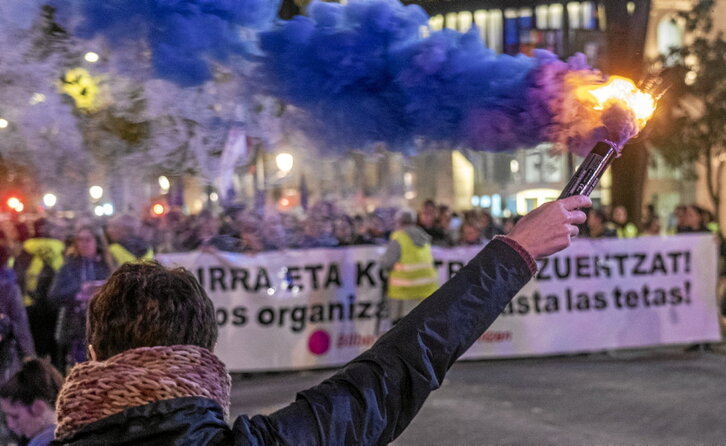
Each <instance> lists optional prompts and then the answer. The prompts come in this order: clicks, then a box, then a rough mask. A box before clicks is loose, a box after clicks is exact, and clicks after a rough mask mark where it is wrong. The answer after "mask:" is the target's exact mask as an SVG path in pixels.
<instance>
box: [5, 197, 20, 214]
mask: <svg viewBox="0 0 726 446" xmlns="http://www.w3.org/2000/svg"><path fill="white" fill-rule="evenodd" d="M7 203H8V207H9V208H10V209H13V210H15V211H18V212H20V211H22V210H23V207H24V206H23V202H22V201H20V199H19V198H18V197H10V198H8V201H7ZM18 208H20V210H18Z"/></svg>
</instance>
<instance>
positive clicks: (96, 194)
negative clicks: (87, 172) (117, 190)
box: [88, 186, 103, 200]
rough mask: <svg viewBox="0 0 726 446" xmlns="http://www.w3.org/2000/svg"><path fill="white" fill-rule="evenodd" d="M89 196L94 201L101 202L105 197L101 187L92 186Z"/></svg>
mask: <svg viewBox="0 0 726 446" xmlns="http://www.w3.org/2000/svg"><path fill="white" fill-rule="evenodd" d="M88 194H89V195H90V196H91V198H93V199H94V200H99V199H100V198H101V197H103V188H102V187H101V186H91V187H90V188H89V189H88Z"/></svg>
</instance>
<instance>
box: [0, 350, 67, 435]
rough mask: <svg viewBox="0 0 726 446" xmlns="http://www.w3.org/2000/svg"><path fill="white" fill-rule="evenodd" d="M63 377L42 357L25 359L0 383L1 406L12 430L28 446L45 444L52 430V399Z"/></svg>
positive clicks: (54, 417) (54, 399)
mask: <svg viewBox="0 0 726 446" xmlns="http://www.w3.org/2000/svg"><path fill="white" fill-rule="evenodd" d="M62 385H63V377H62V376H61V374H60V373H59V372H58V370H56V369H55V368H54V367H53V366H52V365H50V364H49V363H48V362H46V361H44V360H41V359H32V360H29V361H27V362H25V363H24V364H23V366H22V369H21V370H20V371H19V372H17V373H16V374H15V375H14V376H13V377H12V378H10V380H9V381H8V382H7V383H5V384H3V385H2V387H0V408H1V409H2V411H3V414H4V416H5V421H6V423H7V425H8V427H9V428H10V430H12V431H13V432H14V433H15V434H17V435H19V436H21V437H24V438H26V439H27V440H29V442H28V443H27V445H28V446H47V445H49V444H50V442H51V441H52V440H53V436H54V435H53V433H54V431H55V423H56V416H55V403H56V400H57V398H58V392H59V391H60V389H61V386H62Z"/></svg>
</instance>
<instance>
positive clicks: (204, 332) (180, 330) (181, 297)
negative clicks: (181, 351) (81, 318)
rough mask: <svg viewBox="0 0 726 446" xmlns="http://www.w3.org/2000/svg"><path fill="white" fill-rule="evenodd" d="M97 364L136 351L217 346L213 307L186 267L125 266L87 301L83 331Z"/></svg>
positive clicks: (140, 264)
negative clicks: (188, 346)
mask: <svg viewBox="0 0 726 446" xmlns="http://www.w3.org/2000/svg"><path fill="white" fill-rule="evenodd" d="M86 336H87V338H88V342H89V343H90V344H92V345H93V349H94V351H95V353H96V359H98V360H99V361H102V360H105V359H108V358H110V357H111V356H114V355H116V354H119V353H121V352H124V351H126V350H129V349H132V348H138V347H153V346H157V345H196V346H198V347H203V348H207V349H210V350H211V349H212V347H214V344H215V342H217V324H216V320H215V313H214V305H213V304H212V301H211V300H210V299H209V296H207V293H206V292H205V291H204V288H202V286H201V285H200V284H199V282H198V281H197V279H196V278H195V277H194V275H192V273H190V272H189V271H188V270H186V269H184V268H173V269H169V268H166V267H164V266H162V265H161V264H159V263H158V262H156V261H149V262H142V263H127V264H125V265H122V266H121V267H120V268H119V269H117V270H116V272H114V273H113V274H112V275H111V277H110V278H109V279H108V281H107V282H106V284H105V285H104V286H103V287H101V289H100V290H99V291H98V293H96V295H95V296H94V297H93V299H91V302H90V305H89V306H88V324H87V327H86Z"/></svg>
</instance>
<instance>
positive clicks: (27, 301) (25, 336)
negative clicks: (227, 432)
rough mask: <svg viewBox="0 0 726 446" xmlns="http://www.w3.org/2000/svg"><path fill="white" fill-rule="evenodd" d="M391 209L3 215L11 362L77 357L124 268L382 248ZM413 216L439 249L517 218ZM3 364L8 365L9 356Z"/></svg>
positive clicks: (706, 218)
mask: <svg viewBox="0 0 726 446" xmlns="http://www.w3.org/2000/svg"><path fill="white" fill-rule="evenodd" d="M397 211H398V210H397V209H394V208H380V209H377V210H375V211H374V212H370V213H368V214H365V215H349V214H346V213H345V212H343V211H342V210H341V209H340V208H339V207H338V206H336V205H335V204H334V203H332V202H329V201H322V202H319V203H317V204H315V205H314V206H312V207H310V208H309V209H308V210H307V212H306V213H304V214H296V213H277V212H275V213H270V212H267V213H265V214H264V215H260V214H259V213H257V212H256V211H255V210H253V209H247V208H245V207H243V206H236V207H231V208H229V209H227V210H225V211H224V212H222V213H219V214H217V213H214V212H212V211H210V210H205V211H202V212H201V213H199V214H196V215H186V214H184V213H183V212H181V211H179V210H174V209H172V210H170V211H169V212H167V213H166V214H165V215H163V216H157V217H148V218H138V217H137V216H133V215H130V214H123V215H118V216H116V217H113V218H110V219H99V218H97V217H92V216H77V217H75V218H73V219H69V218H64V217H60V216H56V217H54V216H43V217H37V218H33V217H32V216H30V215H28V214H26V215H23V216H22V218H21V216H18V215H14V216H12V217H11V216H8V215H6V216H4V217H5V218H2V219H0V283H2V284H3V286H2V287H0V291H1V294H0V298H2V302H0V305H2V306H1V307H0V315H4V316H5V317H6V318H10V317H12V318H14V319H17V318H20V319H24V318H25V316H24V313H25V312H24V311H22V310H23V309H27V319H29V321H30V329H29V330H22V329H21V330H17V331H18V333H17V338H18V344H17V345H18V347H19V348H18V349H17V350H18V352H19V354H20V356H28V355H31V354H32V353H33V352H35V353H37V354H39V355H41V356H47V357H50V358H52V361H53V363H54V364H55V365H56V366H58V367H59V368H61V369H64V368H65V367H66V366H67V365H68V364H69V363H70V364H72V363H74V362H76V361H78V360H81V359H83V357H84V354H85V353H84V347H83V345H73V340H74V339H75V338H78V337H80V338H82V335H83V333H82V327H83V317H84V316H83V306H82V305H79V304H78V303H79V302H81V303H82V302H83V300H84V299H87V298H88V296H90V295H91V294H92V293H93V290H94V289H95V288H96V287H98V286H99V285H100V284H101V283H103V281H104V280H105V279H106V278H108V277H109V275H110V274H111V272H112V271H113V270H115V269H116V268H117V267H118V266H120V265H122V264H124V263H128V262H133V261H136V260H143V259H151V258H153V257H154V255H155V254H157V253H170V252H182V251H190V250H203V251H204V250H206V251H226V252H236V253H242V254H249V255H254V254H257V253H260V252H263V251H274V250H285V249H304V248H319V247H323V248H332V247H340V246H350V245H386V244H388V243H389V238H390V237H391V234H392V233H393V232H394V231H395V229H396V222H395V215H396V213H397ZM414 218H415V223H416V225H417V226H418V227H420V228H421V229H422V230H423V232H425V233H426V234H427V235H428V239H429V240H430V244H431V245H433V246H445V247H446V246H467V245H482V244H484V243H485V241H486V240H491V239H492V238H494V237H495V236H497V235H506V234H507V233H509V232H510V231H511V229H512V227H513V226H514V224H515V223H516V222H517V221H518V220H519V218H520V217H519V216H513V217H508V218H503V219H495V218H493V217H492V215H491V214H490V213H489V212H487V211H486V210H483V209H473V210H467V211H463V212H453V211H452V210H451V209H450V208H449V207H448V206H447V205H444V204H437V203H435V202H434V201H433V200H426V201H425V202H424V203H423V204H422V206H421V207H420V209H419V210H418V212H416V213H415V214H414ZM664 226H665V227H664ZM707 231H714V232H715V231H717V227H716V226H715V223H714V219H713V216H712V215H711V214H710V213H709V212H708V211H706V210H704V209H701V208H699V207H698V206H695V205H687V206H679V207H677V208H676V209H675V211H674V213H673V216H672V219H671V220H670V221H668V222H666V224H665V225H663V224H662V223H661V221H660V219H659V218H658V216H657V215H656V214H655V213H654V212H653V209H652V208H649V209H648V211H647V212H646V213H645V218H644V219H643V221H642V222H640V223H639V224H636V223H634V222H632V221H630V220H629V218H628V214H627V212H626V210H625V208H624V207H622V206H617V207H615V208H613V209H612V210H609V209H606V208H600V209H596V208H593V209H590V210H589V211H588V213H587V221H586V223H585V224H583V225H581V226H580V235H581V237H590V238H602V237H620V238H628V237H636V236H649V235H659V234H660V235H662V234H675V233H684V232H707ZM6 284H7V285H6ZM10 284H17V287H14V286H10ZM84 296H85V297H84ZM17 300H19V301H20V302H21V303H17V302H16V301H17ZM20 325H24V324H23V323H22V322H20ZM25 325H27V324H25ZM0 327H2V317H0ZM79 327H80V328H79ZM74 330H75V331H74ZM11 356H12V355H11ZM7 358H8V360H7V361H6V362H7V363H10V362H11V361H10V359H9V358H10V356H7ZM7 368H8V367H6V368H5V369H6V370H7Z"/></svg>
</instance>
